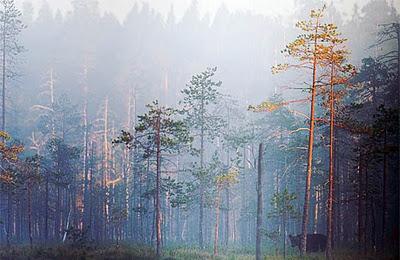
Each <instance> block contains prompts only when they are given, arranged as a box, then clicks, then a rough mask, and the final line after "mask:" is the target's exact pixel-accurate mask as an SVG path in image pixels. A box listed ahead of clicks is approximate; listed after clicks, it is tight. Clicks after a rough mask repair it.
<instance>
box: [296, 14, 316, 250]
mask: <svg viewBox="0 0 400 260" xmlns="http://www.w3.org/2000/svg"><path fill="white" fill-rule="evenodd" d="M318 27H319V19H318V18H317V21H316V27H315V35H314V37H315V39H314V50H313V70H312V87H311V109H310V132H309V138H308V159H307V178H306V187H305V194H304V207H303V220H302V229H301V230H302V236H301V247H300V254H301V255H304V254H305V253H306V248H307V229H308V221H309V207H310V192H311V191H310V188H311V175H312V161H313V148H314V125H315V118H314V117H315V98H316V80H317V50H316V49H317V36H316V35H317V34H318Z"/></svg>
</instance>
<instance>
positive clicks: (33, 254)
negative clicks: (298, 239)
mask: <svg viewBox="0 0 400 260" xmlns="http://www.w3.org/2000/svg"><path fill="white" fill-rule="evenodd" d="M246 251H247V252H246ZM0 259H1V260H3V259H4V260H9V259H10V260H11V259H13V260H14V259H68V260H69V259H71V260H72V259H77V260H78V259H79V260H83V259H104V260H106V259H137V260H153V259H157V258H156V257H155V254H154V251H153V250H152V249H151V248H149V247H144V246H143V247H134V246H102V247H100V246H97V247H86V248H77V247H72V246H53V247H39V246H35V247H33V248H32V249H31V248H30V247H29V246H12V247H10V248H5V247H2V248H0ZM160 259H161V260H173V259H174V260H175V259H176V260H200V259H206V260H208V259H210V260H253V259H255V255H254V254H253V253H250V252H249V251H248V250H245V251H242V250H241V251H237V250H230V251H227V252H224V251H221V253H220V254H219V255H218V256H216V257H214V256H213V254H212V250H198V249H194V248H184V247H176V248H166V249H165V250H164V252H163V257H161V258H160ZM264 259H271V260H281V259H282V260H283V259H287V260H297V259H299V260H300V259H302V260H320V259H321V260H322V259H325V255H324V254H323V253H316V254H310V255H307V257H303V258H301V257H299V256H298V255H297V254H296V253H295V252H293V251H291V252H289V253H288V255H287V256H286V258H284V257H283V255H277V254H273V253H271V254H268V253H267V254H265V255H264ZM334 259H337V260H341V259H343V260H353V259H354V260H356V259H357V260H358V259H368V260H372V259H383V260H386V259H387V260H389V259H390V260H391V259H396V258H395V257H390V256H384V255H376V254H375V255H360V254H357V253H355V252H351V251H341V252H335V253H334Z"/></svg>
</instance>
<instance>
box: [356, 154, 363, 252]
mask: <svg viewBox="0 0 400 260" xmlns="http://www.w3.org/2000/svg"><path fill="white" fill-rule="evenodd" d="M358 163H359V166H358V212H357V213H358V221H357V222H358V223H357V224H358V232H357V233H358V234H357V235H358V245H359V251H360V252H361V248H362V241H363V237H364V235H363V222H362V220H363V212H362V207H363V206H362V200H363V187H362V170H363V169H362V155H361V148H360V156H359V162H358Z"/></svg>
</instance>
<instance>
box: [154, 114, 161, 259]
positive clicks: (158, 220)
mask: <svg viewBox="0 0 400 260" xmlns="http://www.w3.org/2000/svg"><path fill="white" fill-rule="evenodd" d="M160 117H161V111H159V114H158V118H157V123H156V124H157V125H156V149H157V151H156V153H157V154H156V157H157V176H156V200H155V204H156V241H157V246H156V253H157V257H160V256H161V204H160V189H161V183H160V182H161V140H160V123H161V122H160V121H161V118H160Z"/></svg>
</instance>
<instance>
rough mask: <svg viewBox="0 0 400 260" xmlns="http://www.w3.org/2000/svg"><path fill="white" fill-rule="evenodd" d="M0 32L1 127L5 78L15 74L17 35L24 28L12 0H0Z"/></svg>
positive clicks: (4, 113)
mask: <svg viewBox="0 0 400 260" xmlns="http://www.w3.org/2000/svg"><path fill="white" fill-rule="evenodd" d="M0 8H1V10H0V34H1V55H2V56H1V57H2V58H1V60H2V121H1V129H2V130H3V131H5V128H6V80H7V79H9V78H14V77H15V75H16V72H15V65H16V56H17V55H18V54H19V53H20V52H21V51H22V50H23V47H22V46H21V45H20V44H19V43H18V35H19V34H20V32H21V31H22V30H23V29H24V28H25V26H24V25H23V23H22V21H21V16H22V13H21V12H20V11H19V10H18V9H17V8H16V7H15V3H14V0H1V1H0Z"/></svg>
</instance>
